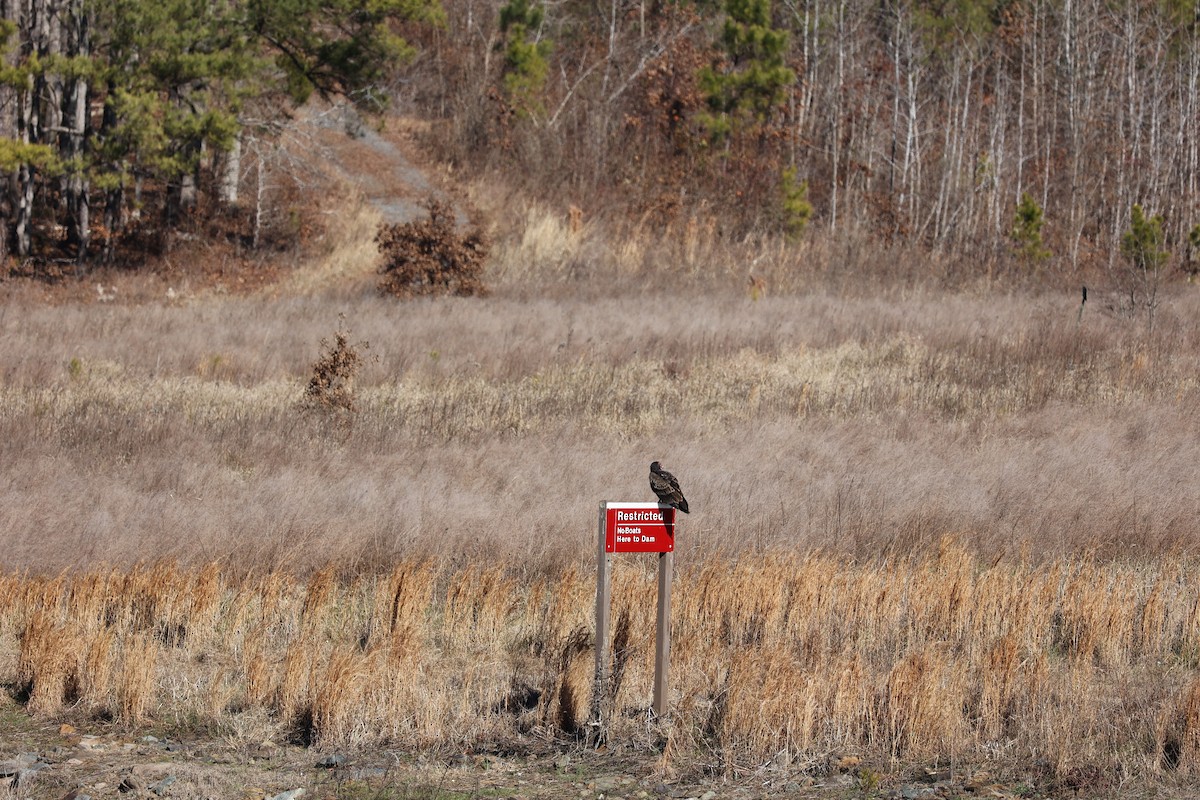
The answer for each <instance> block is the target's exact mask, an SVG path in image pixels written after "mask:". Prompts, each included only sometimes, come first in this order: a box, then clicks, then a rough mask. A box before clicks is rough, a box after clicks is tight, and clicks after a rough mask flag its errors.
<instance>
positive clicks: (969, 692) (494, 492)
mask: <svg viewBox="0 0 1200 800" xmlns="http://www.w3.org/2000/svg"><path fill="white" fill-rule="evenodd" d="M361 213H362V214H367V212H366V211H365V210H363V211H362V212H361ZM369 223H370V219H369V217H368V218H367V219H366V221H363V220H362V219H359V220H358V221H357V222H356V223H355V224H357V225H358V226H359V229H366V230H369V229H370V224H369ZM565 225H566V223H565V222H564V221H557V220H556V219H554V218H553V216H551V215H546V214H545V213H544V212H537V211H536V210H535V211H530V212H529V215H528V221H527V224H526V225H525V230H526V235H524V236H523V237H522V236H514V237H511V238H510V240H507V243H506V244H502V246H501V247H500V248H499V251H498V252H499V255H498V257H497V262H496V264H495V265H494V266H493V268H492V272H491V274H490V276H489V281H490V283H491V284H492V286H493V288H494V292H493V294H492V295H491V296H489V297H486V298H478V299H471V298H455V299H438V300H425V301H413V302H407V303H398V302H396V301H393V300H389V299H385V298H382V297H379V296H377V295H376V294H375V293H374V292H373V291H372V290H371V288H370V281H369V270H370V264H369V263H368V264H367V265H366V267H365V268H364V267H362V266H361V263H362V261H363V260H364V259H366V258H368V256H369V253H367V254H363V253H361V252H359V253H358V255H357V256H356V255H354V253H355V252H357V251H354V250H353V248H355V247H358V248H360V250H361V242H359V241H357V240H356V239H355V238H354V237H353V236H349V235H348V236H346V237H344V239H343V240H342V241H341V242H340V243H337V242H335V243H334V244H333V245H331V249H330V252H328V253H326V254H325V256H324V261H323V262H321V263H319V264H310V265H307V266H303V267H300V268H298V269H297V271H296V272H295V274H294V275H293V276H291V277H289V278H287V279H285V280H284V282H283V283H281V284H278V285H277V286H276V287H275V288H273V289H272V290H269V291H263V292H258V293H254V294H250V295H228V294H221V293H215V292H211V291H200V290H196V291H188V290H186V289H184V290H180V289H177V288H176V287H175V286H170V287H168V286H166V284H165V283H163V282H161V281H160V282H156V281H149V280H146V281H141V282H139V281H138V280H137V279H128V281H127V282H126V283H125V284H121V285H120V287H119V288H120V291H119V292H118V293H117V297H116V300H114V301H112V302H98V301H96V300H95V299H94V298H91V297H88V298H83V297H72V296H60V297H59V298H58V299H57V300H56V301H55V302H41V301H40V300H38V299H37V298H36V297H35V294H36V293H35V290H33V289H31V288H30V287H22V286H17V285H6V286H0V545H2V547H3V553H4V556H3V565H4V570H5V572H4V575H3V577H2V578H0V682H2V683H4V684H5V685H6V686H7V687H8V688H9V690H10V692H11V693H12V694H13V696H14V697H16V698H18V700H19V701H20V702H22V703H24V704H25V710H26V711H27V713H28V714H30V715H33V716H35V717H37V718H39V719H51V720H57V719H60V718H61V719H76V720H78V719H111V720H115V722H116V724H119V725H125V726H130V727H132V728H136V727H137V726H143V725H155V726H159V727H163V728H168V729H180V728H186V729H191V730H201V731H206V732H208V733H210V734H211V735H214V736H223V737H227V738H229V739H231V740H238V739H247V740H249V739H254V740H261V739H262V738H263V737H264V736H266V737H269V738H274V739H276V740H278V741H292V742H302V743H307V744H318V745H320V746H324V747H341V748H370V747H379V746H388V747H396V748H403V749H408V750H415V751H438V752H462V751H469V750H472V749H476V750H486V749H488V748H496V747H501V746H503V747H509V748H511V747H514V746H517V747H519V746H521V745H520V743H521V742H525V743H530V742H537V743H541V745H543V746H544V745H546V744H547V743H550V744H553V745H554V746H557V747H567V748H570V747H576V746H579V745H578V741H579V740H578V739H577V738H576V737H577V736H578V735H579V734H580V732H581V730H582V726H583V725H584V723H585V722H586V713H587V708H588V701H589V697H588V693H589V691H590V679H591V668H592V664H591V650H590V637H591V630H592V623H593V620H592V610H593V609H592V602H593V597H594V591H595V585H594V559H595V538H594V537H595V536H596V530H595V511H596V506H597V503H599V502H601V501H603V500H641V501H644V500H649V499H652V496H651V495H650V492H649V487H648V485H647V480H646V473H647V467H648V465H649V463H650V461H651V460H654V459H660V460H661V461H662V462H663V463H664V465H665V466H666V467H667V468H669V469H671V470H672V471H673V472H674V473H675V474H676V475H677V476H679V478H680V480H681V482H682V483H683V487H684V490H685V492H686V493H687V496H688V500H689V502H690V503H691V506H692V509H693V513H692V514H690V515H688V516H687V517H685V518H684V519H683V521H682V523H681V527H680V541H679V548H678V553H677V561H676V564H677V575H676V578H677V582H676V599H675V603H676V606H675V616H674V621H673V622H674V632H675V639H674V653H673V681H672V686H671V691H672V703H673V708H674V713H673V714H672V716H671V718H670V720H669V722H667V723H665V724H651V722H650V721H649V720H648V718H647V715H646V709H647V707H648V706H649V704H650V692H651V681H652V677H653V665H652V657H653V639H654V631H653V624H654V573H653V569H654V562H653V558H652V557H641V556H628V557H622V558H621V559H619V560H618V562H617V567H616V573H615V579H614V581H615V582H614V615H613V619H614V621H615V627H614V635H615V639H616V641H617V642H618V649H617V651H616V653H615V656H614V658H615V663H616V664H617V667H618V671H619V674H620V679H619V681H618V683H617V686H616V688H615V693H614V695H613V697H612V698H611V702H612V703H613V704H614V708H615V709H616V714H615V716H614V721H613V724H612V728H611V731H610V746H621V747H627V748H630V749H632V750H633V751H636V752H638V753H643V754H648V756H649V757H652V758H653V759H655V760H656V763H658V764H660V765H661V767H662V768H663V769H664V770H666V769H688V770H693V771H697V772H699V773H703V774H708V775H712V776H713V777H714V780H716V779H721V778H728V777H733V778H736V777H738V776H744V775H746V774H751V773H753V772H754V771H755V770H757V769H759V768H761V767H762V766H763V765H765V764H771V765H775V766H776V767H779V768H783V769H789V770H793V771H796V772H798V773H799V772H808V773H810V774H819V773H821V772H822V771H823V770H827V769H828V765H829V761H830V759H831V758H832V757H833V756H834V755H840V754H847V753H849V754H855V755H857V756H859V757H861V758H863V759H864V762H863V763H864V764H869V765H873V766H872V769H879V770H886V771H899V772H903V771H905V770H912V769H917V768H920V767H926V766H928V767H934V766H937V765H940V764H957V765H963V764H968V765H973V766H976V767H979V766H985V767H987V768H988V769H991V770H995V771H996V772H997V773H1004V774H1008V775H1010V776H1013V775H1016V776H1026V778H1027V779H1028V781H1029V782H1030V785H1031V786H1032V785H1036V786H1037V787H1040V788H1039V789H1038V791H1054V790H1062V791H1067V790H1069V789H1072V788H1079V787H1082V788H1085V789H1101V788H1104V787H1114V786H1119V785H1122V783H1123V782H1127V781H1130V780H1137V781H1151V782H1156V783H1159V784H1161V785H1167V786H1170V785H1173V782H1177V781H1187V780H1188V779H1189V776H1192V775H1194V774H1195V773H1196V772H1197V771H1198V770H1200V673H1198V672H1197V667H1198V664H1200V525H1198V523H1200V494H1198V493H1197V491H1196V486H1197V477H1198V473H1197V464H1200V436H1198V435H1197V434H1198V433H1200V418H1198V416H1197V406H1198V401H1200V371H1198V368H1197V364H1198V363H1200V362H1198V360H1197V359H1198V356H1200V330H1198V329H1197V328H1196V326H1195V320H1196V319H1197V318H1198V316H1200V297H1197V295H1196V294H1195V292H1194V291H1193V290H1192V289H1191V287H1190V286H1178V287H1172V288H1170V289H1169V290H1168V291H1166V292H1165V295H1166V299H1165V300H1164V303H1163V305H1162V307H1161V308H1160V309H1159V312H1158V317H1157V319H1156V322H1155V329H1154V331H1153V332H1152V333H1151V332H1148V331H1147V329H1146V325H1145V323H1144V321H1142V320H1130V319H1125V318H1122V317H1119V316H1116V315H1112V314H1107V313H1104V311H1103V309H1102V308H1100V307H1096V308H1093V305H1097V306H1099V305H1100V304H1091V305H1089V306H1088V307H1087V308H1086V309H1085V311H1084V313H1083V315H1082V316H1081V317H1080V316H1079V315H1078V305H1077V298H1076V297H1075V295H1074V294H1073V293H1066V292H1061V293H1060V292H1034V291H1019V292H1005V291H1002V290H999V289H997V288H996V285H995V284H994V283H990V282H986V281H981V282H980V283H979V284H978V285H973V286H967V287H964V288H960V289H958V290H955V291H953V292H950V291H945V290H938V289H935V288H926V287H924V286H923V285H922V284H919V283H913V282H910V281H901V280H896V281H891V282H885V283H884V284H883V285H881V286H880V287H878V289H877V290H876V291H870V290H867V289H865V288H864V287H863V286H862V284H861V283H857V284H854V285H853V286H847V285H846V284H845V283H844V282H843V281H842V280H841V279H840V278H837V277H836V275H835V266H836V264H835V263H834V260H835V255H834V254H833V253H830V252H818V251H816V248H815V247H814V248H811V249H809V250H804V249H803V247H802V246H797V247H798V248H799V251H798V252H791V251H785V250H778V251H776V250H771V249H770V248H768V247H766V246H762V247H760V248H759V249H754V247H757V246H750V245H747V246H746V250H747V252H746V253H744V255H745V258H746V263H749V262H750V261H751V260H752V258H757V259H759V263H767V264H771V265H773V266H771V268H770V269H767V268H764V269H763V270H762V271H761V272H762V274H765V275H767V276H769V280H770V284H769V285H770V291H769V292H767V291H766V286H767V284H758V285H754V284H751V283H749V282H748V281H747V274H746V273H745V272H744V271H742V272H739V268H737V267H736V266H732V265H734V264H735V261H736V259H735V256H736V255H737V253H736V251H734V250H732V249H726V250H723V251H721V252H720V253H715V254H713V253H710V255H712V256H713V258H714V262H713V263H714V266H711V267H709V268H707V269H708V270H709V271H708V272H704V271H703V270H704V269H705V268H704V267H703V266H699V261H697V260H695V258H693V260H692V261H690V262H689V260H688V254H687V253H686V252H683V253H681V254H679V256H678V258H679V260H678V261H676V262H672V263H673V264H675V265H678V269H676V270H674V271H672V268H664V269H655V268H653V267H652V266H650V265H649V264H648V262H647V261H646V259H645V258H643V257H641V256H640V255H639V256H638V257H630V258H629V259H628V260H622V259H623V258H625V257H626V256H622V255H621V253H622V252H625V251H627V250H629V249H630V248H634V249H636V244H629V245H626V246H625V250H624V251H622V250H620V248H616V247H614V248H612V250H613V252H614V253H616V255H614V256H612V257H611V258H610V259H609V260H607V261H602V260H597V261H596V262H595V263H596V264H597V265H598V266H597V267H596V273H597V274H596V275H579V274H577V268H578V266H579V264H581V263H582V264H587V263H590V262H588V258H589V257H591V256H589V255H588V254H589V253H594V252H598V250H599V249H600V243H599V242H598V241H597V236H598V235H596V236H593V235H591V234H590V233H589V232H588V231H586V230H585V231H584V232H583V233H582V234H579V236H581V239H580V240H579V241H574V240H573V239H572V238H571V237H572V235H573V234H571V233H570V232H569V231H566V229H565V228H564V227H562V226H565ZM347 228H348V229H350V230H354V229H355V228H354V227H353V226H352V225H348V226H347ZM564 231H566V232H564ZM696 247H697V248H700V245H696ZM644 249H645V250H649V249H650V246H649V245H645V246H644ZM685 249H686V248H685ZM701 249H702V248H701ZM640 252H641V251H639V253H640ZM706 252H707V251H706ZM626 255H628V254H627V253H626ZM635 255H638V254H636V253H635ZM693 256H695V254H693ZM596 258H597V259H599V257H598V256H596ZM805 259H811V260H812V261H813V262H814V265H813V266H812V267H810V268H809V269H807V270H805V271H802V270H801V268H800V267H799V266H798V265H799V264H801V263H802V262H804V260H805ZM321 264H326V265H330V266H329V269H330V270H333V271H335V272H336V276H337V278H336V281H334V282H332V283H331V282H330V281H329V280H324V279H323V278H322V273H321V270H322V269H323V267H322V266H321ZM347 265H349V267H348V266H347ZM355 265H359V266H355ZM572 265H574V266H572ZM789 269H794V270H795V272H794V273H789V272H788V270H789ZM676 277H677V278H678V281H675V280H674V278H676ZM673 284H676V285H674V286H673ZM167 288H170V289H171V294H170V297H168V296H167V295H166V293H165V290H166V289H167ZM1094 296H1095V295H1094ZM339 325H340V326H343V327H344V328H345V329H346V330H348V332H349V333H348V340H349V341H350V342H351V343H364V342H367V343H369V348H368V347H365V346H364V345H361V344H360V352H361V354H362V355H363V356H364V361H363V368H362V370H361V372H360V374H359V375H358V376H357V380H356V381H355V383H354V385H353V391H354V396H355V402H356V407H357V410H356V411H355V412H342V411H336V410H328V409H320V408H313V407H310V406H309V405H306V403H305V402H304V401H305V395H304V390H305V386H306V384H307V382H308V380H309V378H310V376H311V374H312V368H313V364H314V362H315V361H316V360H317V358H318V357H319V356H320V354H321V344H320V343H321V340H322V339H328V338H330V337H332V335H333V334H334V332H335V331H336V330H338V328H339ZM514 743H517V744H514Z"/></svg>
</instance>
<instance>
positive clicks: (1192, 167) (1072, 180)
mask: <svg viewBox="0 0 1200 800" xmlns="http://www.w3.org/2000/svg"><path fill="white" fill-rule="evenodd" d="M445 7H446V10H447V15H448V25H449V27H450V32H449V34H448V35H446V36H445V37H444V38H442V39H440V40H438V41H437V42H435V43H433V44H434V45H435V47H436V49H437V54H438V57H437V59H436V62H435V63H436V66H433V67H431V68H430V69H429V73H430V77H432V78H433V79H434V82H435V84H436V85H437V87H438V89H439V91H440V93H441V101H442V103H443V106H445V105H447V103H446V100H445V98H446V97H449V98H451V101H450V103H449V107H450V117H451V119H452V122H453V127H454V130H455V131H456V133H457V138H456V139H455V140H454V141H456V142H457V147H458V151H459V152H460V153H463V154H466V153H475V154H478V153H480V152H484V153H487V154H489V156H488V157H490V158H491V159H492V160H493V161H494V162H496V163H505V162H512V163H516V164H519V165H520V169H519V170H515V171H514V172H516V173H518V174H523V175H527V176H529V177H528V180H529V182H531V183H536V184H538V185H540V186H542V187H550V189H551V190H552V191H554V192H557V193H559V194H561V195H562V196H564V197H586V198H589V199H593V202H594V199H595V198H610V199H614V198H617V197H631V198H635V199H634V200H633V202H634V203H635V205H638V204H640V206H641V208H640V211H641V212H643V213H645V214H647V215H649V216H650V217H654V216H655V215H659V216H662V217H663V218H666V219H673V218H678V217H679V216H680V215H687V214H689V213H695V211H696V209H697V208H700V207H705V208H708V209H710V210H711V211H712V212H713V213H715V214H716V215H717V217H718V218H719V219H720V220H721V223H722V224H723V225H725V226H726V227H727V228H728V229H729V230H730V231H731V232H735V233H736V232H742V233H744V232H747V231H753V230H758V229H773V230H777V231H783V232H786V231H789V230H791V231H795V230H796V229H798V228H800V227H803V226H804V224H805V223H807V224H808V226H809V227H810V229H811V228H812V227H813V226H816V227H823V228H825V229H828V230H832V231H844V230H847V229H853V230H861V231H867V232H869V233H870V234H871V235H873V236H877V237H881V238H884V239H887V240H903V241H906V242H917V243H921V244H922V245H925V246H928V247H930V248H933V249H936V250H943V251H954V252H958V253H963V254H967V255H978V256H980V257H981V258H987V259H994V258H995V257H996V256H998V255H999V256H1003V257H1006V258H1009V259H1015V260H1017V261H1021V262H1025V263H1033V264H1038V265H1041V268H1049V267H1053V268H1055V269H1060V270H1067V269H1070V268H1079V267H1088V266H1103V267H1111V266H1113V265H1114V263H1116V262H1119V261H1120V259H1121V242H1122V238H1123V236H1125V234H1126V233H1128V232H1129V231H1130V225H1131V218H1132V215H1133V214H1134V208H1135V206H1136V207H1138V208H1139V213H1140V210H1142V209H1144V210H1145V212H1146V214H1147V215H1148V216H1152V217H1154V218H1156V219H1159V222H1160V225H1161V237H1162V241H1161V244H1163V245H1166V246H1168V247H1169V248H1170V249H1171V251H1172V252H1173V253H1174V254H1175V258H1176V259H1177V260H1178V262H1179V263H1180V264H1181V265H1183V266H1184V267H1188V268H1194V266H1195V258H1196V256H1197V255H1200V254H1197V253H1194V249H1195V248H1196V247H1197V246H1198V245H1200V229H1198V228H1197V227H1196V226H1197V224H1198V223H1200V202H1198V201H1200V194H1198V190H1200V185H1198V180H1200V175H1198V171H1200V39H1198V37H1197V33H1198V29H1197V26H1198V24H1200V4H1198V3H1197V2H1196V0H775V2H774V3H772V2H770V0H723V2H721V1H720V0H694V2H687V1H685V0H586V1H585V0H545V2H543V3H536V2H533V1H532V0H509V2H508V3H507V5H506V6H505V8H506V9H508V12H507V17H506V16H505V14H501V16H500V18H499V19H497V17H496V16H495V15H494V14H488V13H486V6H481V5H480V4H479V2H478V0H445ZM513 20H517V22H518V23H519V24H513ZM502 21H506V22H507V23H508V24H502ZM560 164H563V165H567V168H565V169H559V168H557V165H560ZM547 165H555V166H553V167H549V166H547ZM614 201H615V200H614ZM1031 221H1032V222H1033V223H1034V224H1033V225H1032V226H1031V224H1030V222H1031ZM1031 237H1032V238H1031ZM1043 238H1044V241H1043Z"/></svg>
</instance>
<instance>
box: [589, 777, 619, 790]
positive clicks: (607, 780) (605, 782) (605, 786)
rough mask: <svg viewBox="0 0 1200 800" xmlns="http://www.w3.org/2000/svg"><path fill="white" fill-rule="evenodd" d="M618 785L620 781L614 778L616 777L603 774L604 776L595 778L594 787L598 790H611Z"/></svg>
mask: <svg viewBox="0 0 1200 800" xmlns="http://www.w3.org/2000/svg"><path fill="white" fill-rule="evenodd" d="M619 785H620V781H618V780H617V779H616V777H614V776H611V775H605V776H602V777H599V778H596V781H595V784H594V788H595V789H596V791H598V792H611V791H612V790H613V789H615V788H617V786H619Z"/></svg>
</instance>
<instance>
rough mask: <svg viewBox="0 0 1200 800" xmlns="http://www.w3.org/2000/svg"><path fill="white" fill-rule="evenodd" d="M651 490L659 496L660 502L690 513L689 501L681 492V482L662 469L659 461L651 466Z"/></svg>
mask: <svg viewBox="0 0 1200 800" xmlns="http://www.w3.org/2000/svg"><path fill="white" fill-rule="evenodd" d="M650 488H651V489H653V490H654V493H655V494H656V495H658V502H660V503H662V504H664V505H668V506H672V507H674V508H678V509H679V510H680V511H682V512H683V513H685V514H686V513H688V506H687V499H686V498H685V497H684V496H683V492H681V491H680V490H679V481H677V480H675V476H674V475H672V474H671V473H669V472H667V471H666V470H665V469H663V468H662V467H660V466H659V465H658V462H657V461H655V462H654V463H653V464H651V465H650Z"/></svg>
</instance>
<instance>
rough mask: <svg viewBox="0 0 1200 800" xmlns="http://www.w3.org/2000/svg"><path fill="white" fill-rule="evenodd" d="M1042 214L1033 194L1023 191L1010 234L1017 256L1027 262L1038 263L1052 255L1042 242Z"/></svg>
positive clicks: (1043, 222) (1043, 221)
mask: <svg viewBox="0 0 1200 800" xmlns="http://www.w3.org/2000/svg"><path fill="white" fill-rule="evenodd" d="M1042 215H1043V212H1042V207H1041V206H1039V205H1038V204H1037V201H1036V200H1034V199H1033V197H1032V195H1030V194H1029V192H1022V194H1021V202H1020V203H1018V204H1017V211H1016V214H1015V215H1014V216H1013V226H1012V232H1011V233H1010V234H1009V236H1010V238H1011V239H1012V241H1013V245H1014V251H1015V253H1016V255H1017V257H1018V258H1020V259H1021V260H1022V261H1024V262H1025V263H1027V264H1037V263H1039V262H1042V261H1045V260H1046V259H1048V258H1049V257H1050V256H1051V255H1052V253H1051V252H1050V250H1049V248H1047V247H1045V246H1044V245H1043V244H1042V225H1043V224H1045V220H1044V219H1043V218H1042Z"/></svg>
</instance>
